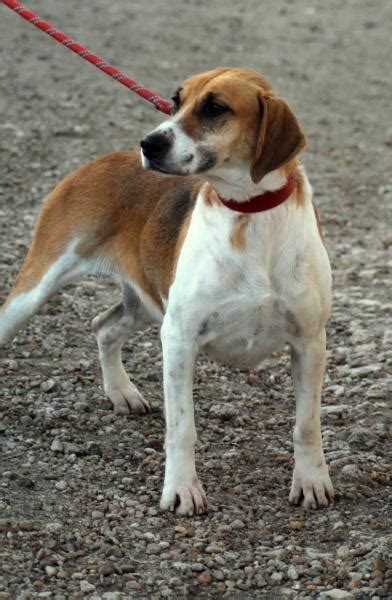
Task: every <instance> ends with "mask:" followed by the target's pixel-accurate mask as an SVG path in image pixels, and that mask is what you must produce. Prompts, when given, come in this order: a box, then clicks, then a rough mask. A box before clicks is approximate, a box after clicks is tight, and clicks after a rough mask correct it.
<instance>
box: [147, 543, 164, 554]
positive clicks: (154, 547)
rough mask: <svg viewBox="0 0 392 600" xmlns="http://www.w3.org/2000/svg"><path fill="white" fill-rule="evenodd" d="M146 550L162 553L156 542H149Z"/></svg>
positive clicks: (148, 552)
mask: <svg viewBox="0 0 392 600" xmlns="http://www.w3.org/2000/svg"><path fill="white" fill-rule="evenodd" d="M146 552H147V554H160V552H161V547H160V546H159V545H158V544H154V543H151V544H147V548H146Z"/></svg>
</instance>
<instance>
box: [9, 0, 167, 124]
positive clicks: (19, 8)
mask: <svg viewBox="0 0 392 600" xmlns="http://www.w3.org/2000/svg"><path fill="white" fill-rule="evenodd" d="M1 1H2V2H3V4H5V6H8V8H10V9H11V10H13V11H15V12H16V13H17V14H18V15H20V16H21V17H23V18H24V19H26V21H29V23H31V24H32V25H35V26H36V27H38V29H41V30H42V31H45V33H47V34H48V35H50V36H51V37H53V38H54V39H55V40H57V41H58V42H60V43H61V44H63V45H64V46H65V47H66V48H68V49H69V50H72V52H75V53H76V54H78V55H79V56H80V57H81V58H84V60H87V61H88V62H89V63H91V64H92V65H94V66H95V67H97V68H98V69H100V70H101V71H103V72H104V73H106V74H107V75H110V77H112V78H113V79H115V80H116V81H118V82H119V83H122V84H123V85H125V87H127V88H129V89H130V90H132V91H133V92H135V93H136V94H139V96H141V97H142V98H144V99H145V100H147V101H148V102H151V103H152V104H153V105H154V106H155V108H156V109H157V110H160V111H161V112H163V113H166V114H167V115H169V114H170V113H171V111H172V103H171V102H169V101H168V100H165V99H164V98H161V96H158V94H155V93H154V92H152V91H151V90H149V89H147V88H146V87H144V86H143V85H141V84H140V83H138V82H137V81H135V80H134V79H131V78H130V77H128V75H125V73H123V72H122V71H120V69H117V68H116V67H114V66H113V65H111V64H109V63H108V62H106V60H105V59H103V58H102V56H99V55H98V54H94V53H93V52H90V50H88V49H87V48H86V47H85V46H83V44H80V43H79V42H76V41H75V40H73V39H72V38H70V37H69V36H68V35H66V34H65V33H63V32H62V31H60V30H59V29H57V28H56V27H54V26H53V25H51V23H48V22H47V21H44V20H43V19H41V17H39V16H38V15H37V14H36V13H34V12H33V11H31V10H29V9H27V8H26V7H25V6H23V4H20V2H15V0H1Z"/></svg>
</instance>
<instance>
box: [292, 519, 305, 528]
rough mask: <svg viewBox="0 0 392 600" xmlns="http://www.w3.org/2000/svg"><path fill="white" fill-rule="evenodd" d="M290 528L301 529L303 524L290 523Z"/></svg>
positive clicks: (300, 522)
mask: <svg viewBox="0 0 392 600" xmlns="http://www.w3.org/2000/svg"><path fill="white" fill-rule="evenodd" d="M290 527H291V529H297V530H299V529H303V527H304V524H303V523H302V521H290Z"/></svg>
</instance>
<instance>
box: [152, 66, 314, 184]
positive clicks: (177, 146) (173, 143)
mask: <svg viewBox="0 0 392 600" xmlns="http://www.w3.org/2000/svg"><path fill="white" fill-rule="evenodd" d="M173 105H174V109H173V116H172V117H171V118H170V119H168V120H167V121H165V122H164V123H162V124H161V125H159V126H158V127H157V128H156V129H154V131H152V132H151V133H150V134H149V135H147V136H146V137H145V138H144V139H143V140H142V142H141V147H142V162H143V166H144V167H145V168H150V169H153V170H156V171H160V172H162V173H167V174H170V175H194V174H198V173H206V174H207V173H208V174H209V175H210V176H214V175H215V176H217V177H221V176H222V174H223V173H227V170H228V169H237V168H238V167H241V168H242V169H244V167H246V169H245V170H246V171H247V172H248V173H249V174H250V177H251V179H252V181H253V182H254V183H257V182H259V181H260V180H261V179H262V178H263V177H264V176H265V175H266V174H267V173H269V172H271V171H273V170H275V169H277V168H279V167H281V166H282V165H284V164H285V163H287V162H288V161H289V160H291V159H292V158H293V157H294V156H296V155H297V154H298V152H299V151H300V150H301V149H302V148H303V147H304V145H305V137H304V134H303V133H302V131H301V129H300V127H299V124H298V121H297V119H296V117H295V116H294V114H293V112H292V111H291V109H290V107H289V106H288V104H287V103H286V102H285V101H284V100H282V98H280V97H279V96H278V95H277V94H276V93H275V92H274V91H273V90H272V88H271V86H270V85H269V83H268V82H267V81H266V80H265V79H264V78H263V77H261V75H258V74H257V73H256V72H255V71H251V70H248V69H239V68H221V69H215V70H213V71H209V72H207V73H202V74H201V75H195V76H194V77H191V78H189V79H187V80H186V81H184V83H183V84H182V86H181V87H180V88H179V89H178V91H177V92H176V93H175V95H174V97H173ZM237 170H238V169H237Z"/></svg>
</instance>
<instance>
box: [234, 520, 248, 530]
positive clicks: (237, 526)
mask: <svg viewBox="0 0 392 600" xmlns="http://www.w3.org/2000/svg"><path fill="white" fill-rule="evenodd" d="M244 527H245V525H244V523H243V522H242V521H240V519H236V520H235V521H233V522H232V524H231V528H232V529H244Z"/></svg>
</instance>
